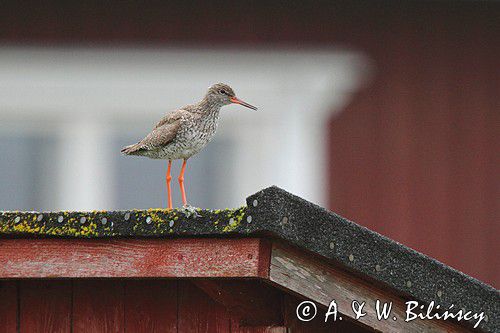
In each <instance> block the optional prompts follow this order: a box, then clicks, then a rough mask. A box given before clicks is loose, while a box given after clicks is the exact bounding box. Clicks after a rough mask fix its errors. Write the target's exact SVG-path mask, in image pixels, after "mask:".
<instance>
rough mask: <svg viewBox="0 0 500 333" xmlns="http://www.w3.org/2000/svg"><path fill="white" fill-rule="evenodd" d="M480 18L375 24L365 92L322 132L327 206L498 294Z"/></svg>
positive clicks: (488, 51) (499, 95) (489, 24)
mask: <svg viewBox="0 0 500 333" xmlns="http://www.w3.org/2000/svg"><path fill="white" fill-rule="evenodd" d="M478 7H479V6H478ZM497 8H498V7H497ZM485 9H486V8H483V11H482V10H479V9H478V8H476V10H473V9H470V10H466V9H465V8H462V9H460V7H459V8H450V9H449V11H448V12H444V11H439V10H436V11H433V10H431V9H426V10H425V11H423V12H417V13H406V15H403V16H399V15H396V14H389V15H385V16H383V22H384V25H385V27H384V28H383V29H381V30H380V31H378V32H377V36H378V38H377V39H378V44H376V45H373V46H371V47H370V48H369V50H371V54H372V56H373V57H374V59H375V61H376V64H377V69H376V73H375V76H374V78H373V81H372V82H371V83H370V84H369V86H368V87H367V88H366V89H364V90H363V91H361V92H360V93H359V94H358V95H357V96H356V97H355V99H354V100H353V102H352V103H351V104H350V105H349V106H348V108H347V109H346V110H344V111H343V112H342V113H341V114H340V115H339V116H338V117H337V118H336V119H333V120H332V121H331V123H330V138H329V157H330V163H331V167H330V175H329V176H330V194H331V196H330V207H331V208H332V209H333V210H335V211H338V212H339V213H341V214H343V215H346V216H348V217H350V218H352V219H353V220H355V221H357V222H358V223H361V224H364V225H365V226H367V227H369V228H370V229H372V230H375V231H378V232H380V233H382V234H384V235H387V236H389V237H390V238H393V239H395V240H398V241H400V242H401V243H404V244H406V245H408V246H410V247H412V248H414V249H416V250H419V251H421V252H423V253H425V254H428V255H430V256H432V257H435V258H437V259H438V260H440V261H443V262H445V263H446V264H448V265H451V266H452V267H455V268H457V269H459V270H461V271H463V272H465V273H467V274H469V275H472V276H474V277H477V278H479V279H481V280H482V281H485V282H488V283H490V284H493V285H494V286H496V287H497V288H498V287H500V261H499V257H498V253H500V241H499V239H500V205H499V204H500V193H499V189H500V167H499V166H500V159H499V157H500V19H499V18H500V11H499V10H496V11H491V12H487V11H486V10H485Z"/></svg>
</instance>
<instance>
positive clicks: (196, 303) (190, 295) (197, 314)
mask: <svg viewBox="0 0 500 333" xmlns="http://www.w3.org/2000/svg"><path fill="white" fill-rule="evenodd" d="M178 292H179V303H178V311H179V312H178V329H179V332H204V333H216V332H221V333H222V332H224V333H226V332H230V316H229V313H228V312H227V311H226V309H225V308H224V307H223V306H222V305H219V304H218V303H216V302H215V301H213V300H212V299H211V298H210V297H209V296H208V295H207V294H205V293H204V292H203V291H201V290H200V289H198V288H197V287H195V286H194V285H193V284H192V283H190V282H188V281H179V289H178Z"/></svg>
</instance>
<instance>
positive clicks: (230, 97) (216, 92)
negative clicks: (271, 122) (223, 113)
mask: <svg viewBox="0 0 500 333" xmlns="http://www.w3.org/2000/svg"><path fill="white" fill-rule="evenodd" d="M206 97H207V98H208V99H209V100H212V101H215V102H217V103H219V104H221V105H229V104H240V105H243V106H245V107H247V108H249V109H252V110H257V108H256V107H255V106H253V105H250V104H248V103H247V102H244V101H242V100H241V99H239V98H237V97H236V94H235V93H234V90H233V89H232V88H231V87H230V86H228V85H227V84H224V83H216V84H214V85H213V86H211V87H210V88H208V92H207V96H206Z"/></svg>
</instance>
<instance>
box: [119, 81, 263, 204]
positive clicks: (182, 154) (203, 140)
mask: <svg viewBox="0 0 500 333" xmlns="http://www.w3.org/2000/svg"><path fill="white" fill-rule="evenodd" d="M232 103H235V104H240V105H243V106H245V107H247V108H250V109H252V110H257V108H256V107H255V106H253V105H250V104H248V103H246V102H244V101H242V100H240V99H239V98H237V97H236V95H235V93H234V91H233V89H232V88H231V87H230V86H228V85H227V84H224V83H217V84H214V85H213V86H211V87H210V88H209V89H208V91H207V93H206V94H205V97H203V99H202V100H201V101H199V102H198V103H196V104H190V105H186V106H184V107H182V108H180V109H177V110H175V111H172V112H170V113H168V114H167V115H165V116H164V117H163V118H162V119H161V120H160V121H159V122H158V123H157V124H156V126H155V127H154V128H153V130H152V131H151V132H150V133H149V134H148V135H146V137H145V138H144V139H142V140H141V141H139V142H138V143H136V144H133V145H130V146H126V147H124V148H123V149H122V150H121V152H122V153H123V154H125V155H138V156H146V157H149V158H154V159H164V160H168V167H167V174H166V185H167V195H168V208H172V192H171V188H170V181H171V179H172V177H171V175H170V170H171V167H172V161H173V160H179V159H182V160H183V163H182V168H181V172H180V175H179V186H180V189H181V194H182V203H183V205H184V206H187V205H188V204H187V199H186V191H185V190H184V171H185V169H186V164H187V160H188V159H189V158H190V157H191V156H193V155H195V154H197V153H199V152H200V151H201V150H202V149H203V148H204V147H205V146H206V145H207V144H208V143H209V142H210V140H212V138H213V137H214V135H215V132H216V131H217V126H218V124H219V111H220V108H221V107H223V106H224V105H228V104H232Z"/></svg>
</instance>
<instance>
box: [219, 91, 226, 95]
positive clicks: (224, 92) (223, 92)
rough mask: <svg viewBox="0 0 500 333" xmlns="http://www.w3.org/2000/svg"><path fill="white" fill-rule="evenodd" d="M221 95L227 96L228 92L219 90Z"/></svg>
mask: <svg viewBox="0 0 500 333" xmlns="http://www.w3.org/2000/svg"><path fill="white" fill-rule="evenodd" d="M219 92H220V93H221V94H224V95H227V92H226V91H225V90H219Z"/></svg>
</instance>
